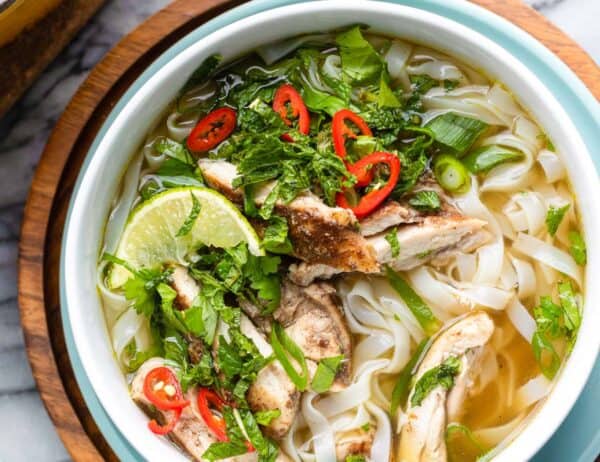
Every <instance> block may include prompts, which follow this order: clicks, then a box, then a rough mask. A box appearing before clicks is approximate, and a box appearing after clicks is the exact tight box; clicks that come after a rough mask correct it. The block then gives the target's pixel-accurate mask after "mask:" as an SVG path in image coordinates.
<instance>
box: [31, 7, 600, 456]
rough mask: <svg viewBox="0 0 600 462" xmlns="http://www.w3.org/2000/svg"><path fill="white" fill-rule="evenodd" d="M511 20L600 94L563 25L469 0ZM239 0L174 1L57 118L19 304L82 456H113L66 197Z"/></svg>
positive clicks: (50, 399) (39, 176)
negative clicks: (80, 370)
mask: <svg viewBox="0 0 600 462" xmlns="http://www.w3.org/2000/svg"><path fill="white" fill-rule="evenodd" d="M473 1H474V2H475V3H478V4H480V5H482V6H484V7H485V8H487V9H489V10H491V11H494V12H496V13H497V14H499V15H501V16H504V17H506V18H508V19H509V20H510V21H512V22H513V23H515V24H516V25H518V26H520V27H521V28H523V29H525V30H526V31H528V32H529V33H530V34H531V35H533V36H534V37H536V38H537V39H538V40H540V41H541V42H542V43H544V44H545V45H546V46H547V47H548V48H549V49H550V50H552V51H553V52H555V53H556V54H557V55H558V56H559V57H560V58H561V59H562V60H563V61H564V62H565V63H567V64H568V65H569V67H571V69H573V71H575V72H576V73H577V74H578V75H579V77H580V78H581V79H582V80H583V81H584V82H585V83H586V84H587V85H588V87H589V88H590V90H591V91H592V93H593V94H594V95H595V96H596V98H598V99H600V69H599V68H598V67H597V66H596V65H595V63H594V62H593V60H592V59H591V58H590V57H589V56H588V55H587V54H586V53H585V52H584V51H583V50H582V49H581V48H579V46H578V45H576V44H575V43H574V42H573V41H572V40H571V39H569V38H568V37H567V36H566V35H564V33H562V32H561V31H560V30H559V29H558V28H556V27H555V26H554V25H552V24H551V23H550V22H548V21H547V20H546V19H544V18H543V17H542V16H541V15H540V14H538V13H536V12H535V11H534V10H533V9H531V8H529V7H527V6H525V5H524V4H522V3H521V2H520V0H473ZM240 3H243V2H242V1H241V0H203V1H198V0H177V1H175V2H173V3H172V4H170V5H169V6H168V7H166V8H165V9H164V10H162V11H160V12H158V13H157V14H155V15H154V16H152V17H151V18H150V19H148V20H147V21H146V22H144V23H143V24H142V25H140V26H139V27H138V28H137V29H135V30H134V31H133V32H132V33H131V34H129V35H128V36H126V37H125V38H124V39H123V40H122V41H121V42H120V43H119V44H118V45H117V46H116V47H115V48H114V49H113V50H112V51H111V52H109V53H108V54H107V55H106V57H105V58H104V59H103V60H102V61H101V62H100V63H99V64H98V65H97V66H96V67H95V68H94V70H93V71H92V72H91V73H90V75H89V77H88V78H87V80H86V81H85V82H84V83H83V84H82V85H81V87H80V88H79V91H78V92H77V93H76V94H75V96H74V97H73V99H72V100H71V102H70V104H69V105H68V106H67V108H66V110H65V112H64V113H63V115H62V117H61V118H60V120H59V121H58V123H57V125H56V127H55V129H54V131H53V133H52V135H51V136H50V139H49V141H48V144H47V146H46V149H45V150H44V153H43V154H42V157H41V160H40V162H39V165H38V167H37V171H36V174H35V177H34V179H33V184H32V186H31V191H30V194H29V198H28V201H27V204H26V207H25V214H24V219H23V228H22V233H21V243H20V253H19V305H20V309H21V321H22V324H23V331H24V334H25V343H26V347H27V353H28V355H29V361H30V363H31V367H32V370H33V375H34V377H35V379H36V381H37V385H38V388H39V391H40V394H41V397H42V400H43V401H44V403H45V406H46V409H47V410H48V413H49V414H50V418H51V419H52V421H53V422H54V425H55V426H56V429H57V431H58V434H59V435H60V437H61V439H62V441H63V442H64V444H65V446H66V448H67V450H68V451H69V453H70V454H71V456H72V458H73V459H74V460H76V461H100V460H102V459H104V460H110V461H112V460H117V457H116V456H115V454H114V453H113V452H112V451H111V449H110V447H109V445H108V444H107V442H106V441H105V440H104V438H103V437H102V435H101V433H100V432H99V431H98V428H97V427H96V425H95V423H94V421H93V419H92V418H91V416H90V414H89V411H88V410H87V407H86V404H85V402H84V400H83V398H82V396H81V393H80V391H79V389H78V387H77V383H76V381H75V378H74V376H73V371H72V368H71V365H70V362H69V357H68V354H67V352H66V347H65V339H64V336H63V331H62V326H61V317H60V306H59V292H58V290H59V289H58V267H59V259H60V244H59V243H60V241H61V236H62V231H63V225H64V220H65V215H66V210H67V208H68V203H69V199H70V196H71V193H72V190H73V185H74V183H75V180H76V177H77V175H78V172H79V169H80V167H81V164H82V161H83V158H84V157H85V154H86V153H87V150H88V148H89V146H90V144H91V143H92V141H93V139H94V136H95V135H96V133H97V131H98V130H99V128H100V126H101V124H102V122H103V121H104V120H105V119H106V117H107V115H108V114H109V112H110V110H111V109H112V107H113V106H114V104H115V103H116V101H117V100H118V99H119V97H120V96H121V95H122V94H123V92H124V91H125V90H126V89H127V88H128V86H129V85H130V84H131V83H132V81H133V80H134V79H135V78H136V77H137V76H138V75H139V74H140V73H141V72H142V71H143V70H144V69H145V68H146V66H148V65H149V64H150V63H151V62H152V61H153V60H154V59H155V58H156V57H157V56H159V55H160V53H162V52H163V51H164V50H165V49H166V48H168V47H169V46H170V45H172V44H173V43H174V42H175V41H177V40H178V39H179V38H181V37H182V36H184V35H185V34H186V33H188V32H189V31H191V30H193V29H194V28H196V27H198V26H199V25H201V24H202V23H204V22H205V21H207V20H208V19H210V18H212V17H214V16H216V15H218V14H220V13H222V12H224V11H226V10H227V9H229V8H231V7H233V6H236V5H238V4H240Z"/></svg>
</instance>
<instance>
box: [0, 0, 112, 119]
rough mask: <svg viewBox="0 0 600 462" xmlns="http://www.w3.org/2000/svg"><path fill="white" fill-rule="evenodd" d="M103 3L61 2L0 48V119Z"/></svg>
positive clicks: (98, 0)
mask: <svg viewBox="0 0 600 462" xmlns="http://www.w3.org/2000/svg"><path fill="white" fill-rule="evenodd" d="M102 3H104V0H63V1H62V2H61V3H60V4H59V5H58V6H57V7H56V8H54V10H52V11H51V12H50V13H49V14H47V15H46V16H45V17H44V18H42V19H41V20H40V21H38V22H37V23H36V24H34V25H33V26H31V27H28V28H27V29H26V30H24V31H23V32H22V33H21V34H19V35H18V36H17V37H16V38H15V39H14V40H13V41H11V42H10V43H8V44H6V45H3V46H1V47H0V63H1V66H2V67H1V69H2V72H0V117H2V116H3V115H4V114H5V113H6V111H8V109H10V107H11V106H12V105H13V103H14V102H15V101H17V99H19V98H20V97H21V95H22V94H23V93H24V92H25V90H27V89H28V88H29V86H30V85H31V84H32V83H33V81H34V80H35V78H36V77H37V76H38V75H39V74H40V73H41V72H42V71H43V70H44V69H45V68H46V66H47V65H48V64H50V62H51V61H52V60H53V59H54V58H55V57H56V55H58V53H59V52H60V51H61V50H62V49H63V48H64V47H65V46H66V45H67V44H68V43H69V42H70V41H71V39H72V38H73V37H74V36H75V34H77V32H78V31H79V29H81V28H82V27H83V25H84V24H85V23H86V22H87V21H88V19H90V17H91V16H92V15H93V14H94V13H95V12H96V11H97V10H98V8H100V6H101V5H102Z"/></svg>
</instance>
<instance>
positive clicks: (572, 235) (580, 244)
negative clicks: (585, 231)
mask: <svg viewBox="0 0 600 462" xmlns="http://www.w3.org/2000/svg"><path fill="white" fill-rule="evenodd" d="M569 242H570V243H571V246H570V247H569V250H570V252H571V255H572V256H573V258H574V259H575V262H576V263H577V264H578V265H582V266H583V265H585V264H586V262H587V250H586V247H585V241H584V240H583V237H582V236H581V234H579V233H578V232H577V231H569Z"/></svg>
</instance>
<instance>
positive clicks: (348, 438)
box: [335, 425, 375, 462]
mask: <svg viewBox="0 0 600 462" xmlns="http://www.w3.org/2000/svg"><path fill="white" fill-rule="evenodd" d="M374 439H375V427H374V426H373V425H370V426H369V428H368V429H367V430H364V429H362V428H358V429H356V430H350V431H346V432H340V433H337V434H336V435H335V456H336V459H337V460H338V461H342V462H343V461H345V460H346V459H347V458H348V457H349V456H364V457H365V458H367V460H368V458H369V457H370V455H371V447H372V446H373V440H374Z"/></svg>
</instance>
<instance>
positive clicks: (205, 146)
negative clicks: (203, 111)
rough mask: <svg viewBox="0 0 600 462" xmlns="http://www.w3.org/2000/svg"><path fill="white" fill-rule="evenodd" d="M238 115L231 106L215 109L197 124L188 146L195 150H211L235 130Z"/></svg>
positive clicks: (188, 140)
mask: <svg viewBox="0 0 600 462" xmlns="http://www.w3.org/2000/svg"><path fill="white" fill-rule="evenodd" d="M236 116H237V114H236V112H235V111H234V110H233V109H231V108H228V107H221V108H219V109H215V110H214V111H212V112H211V113H210V114H208V115H207V116H206V117H204V118H203V119H202V120H200V122H198V123H197V124H196V126H195V127H194V129H193V130H192V133H190V136H189V137H188V139H187V146H188V148H189V149H190V150H191V151H194V152H206V151H210V150H211V149H213V148H214V147H216V146H217V145H218V144H219V143H221V142H222V141H224V140H225V139H226V138H227V137H228V136H229V135H231V133H232V132H233V130H235V124H236Z"/></svg>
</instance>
